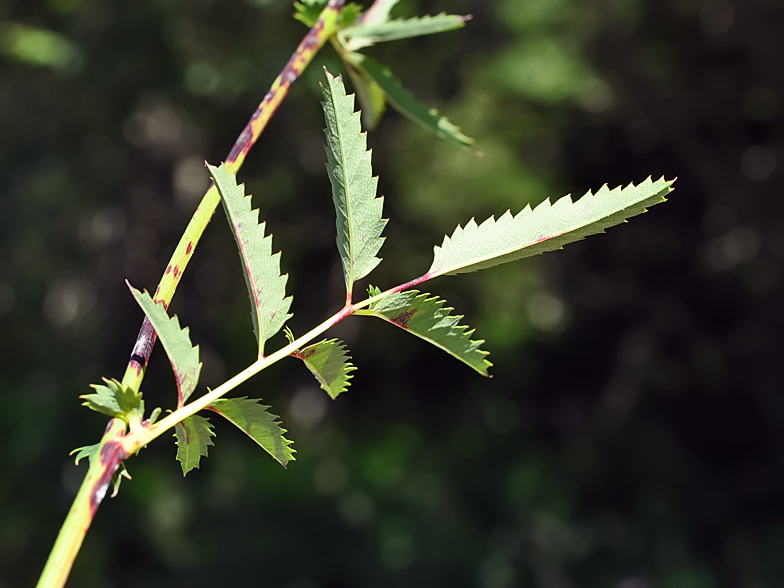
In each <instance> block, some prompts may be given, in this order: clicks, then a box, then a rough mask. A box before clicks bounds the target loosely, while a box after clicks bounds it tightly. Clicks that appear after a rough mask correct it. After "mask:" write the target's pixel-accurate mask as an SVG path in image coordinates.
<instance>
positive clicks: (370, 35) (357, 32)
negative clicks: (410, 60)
mask: <svg viewBox="0 0 784 588" xmlns="http://www.w3.org/2000/svg"><path fill="white" fill-rule="evenodd" d="M470 18H471V17H470V16H460V15H456V14H446V13H443V12H442V13H441V14H437V15H435V16H429V15H428V16H422V17H415V18H407V19H402V18H401V19H397V20H384V21H382V22H367V21H365V20H364V19H363V20H360V21H359V22H358V23H357V24H355V25H354V26H352V27H348V28H345V29H343V30H342V31H341V32H340V35H341V36H342V37H343V38H344V39H347V41H348V42H347V43H346V48H347V49H348V50H349V51H356V50H357V49H361V48H363V47H369V46H371V45H375V44H376V43H383V42H385V41H396V40H398V39H407V38H409V37H419V36H422V35H432V34H434V33H442V32H444V31H452V30H454V29H459V28H461V27H463V26H465V23H466V21H467V20H469V19H470Z"/></svg>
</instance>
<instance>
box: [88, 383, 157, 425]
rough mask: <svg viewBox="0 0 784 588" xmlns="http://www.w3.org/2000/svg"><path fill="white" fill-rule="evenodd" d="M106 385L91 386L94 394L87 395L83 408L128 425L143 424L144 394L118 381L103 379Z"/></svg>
mask: <svg viewBox="0 0 784 588" xmlns="http://www.w3.org/2000/svg"><path fill="white" fill-rule="evenodd" d="M103 382H104V385H101V384H91V385H90V387H91V388H92V389H93V390H95V392H94V393H93V394H85V395H83V396H80V397H79V398H81V399H83V400H84V402H83V403H82V405H83V406H86V407H87V408H89V409H90V410H94V411H96V412H100V413H102V414H105V415H109V416H111V417H118V418H121V419H123V420H124V421H125V422H126V423H131V422H141V420H142V418H143V417H144V400H142V393H141V392H136V391H135V390H134V389H133V388H130V387H126V386H124V385H123V384H122V383H121V382H118V381H117V380H114V379H112V380H107V379H106V378H103Z"/></svg>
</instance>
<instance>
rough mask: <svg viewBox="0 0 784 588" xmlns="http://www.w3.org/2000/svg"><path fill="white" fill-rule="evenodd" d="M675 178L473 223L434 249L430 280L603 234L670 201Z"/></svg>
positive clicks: (470, 270)
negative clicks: (667, 199)
mask: <svg viewBox="0 0 784 588" xmlns="http://www.w3.org/2000/svg"><path fill="white" fill-rule="evenodd" d="M674 181H675V180H670V181H666V180H665V179H664V178H662V179H660V180H658V181H656V182H652V181H651V179H650V178H648V179H647V180H645V181H644V182H643V183H642V184H640V185H639V186H634V185H633V184H630V185H629V186H627V187H626V188H624V189H621V188H620V187H619V188H616V189H614V190H610V189H609V188H608V187H607V186H606V185H605V186H603V187H602V188H601V189H600V190H599V191H598V192H597V193H596V194H592V193H591V192H588V193H587V194H586V195H585V196H583V197H582V198H581V199H580V200H578V201H577V202H574V203H573V202H572V199H571V198H570V197H569V196H565V197H564V198H561V199H560V200H558V201H556V202H555V204H550V201H549V200H545V201H544V202H542V203H541V204H540V205H539V206H537V207H536V208H534V209H533V210H532V209H531V207H530V206H526V207H525V208H524V209H523V210H522V211H521V212H520V213H519V214H517V216H514V217H513V216H512V215H511V214H510V212H509V211H507V212H506V213H505V214H504V215H503V216H502V217H501V218H499V219H498V220H497V221H496V220H495V218H493V217H490V218H489V219H487V220H486V221H485V222H483V223H482V224H481V225H477V224H476V222H475V221H474V220H473V219H471V221H470V222H469V223H468V224H467V225H466V226H465V228H462V227H460V226H458V227H457V229H455V232H454V233H453V234H452V236H451V237H448V236H447V237H444V242H443V243H442V244H441V246H440V247H439V246H436V247H435V248H434V254H433V264H432V265H431V267H430V270H428V273H427V275H428V276H430V277H435V276H440V275H444V274H451V275H455V274H460V273H465V272H473V271H476V270H480V269H484V268H488V267H493V266H496V265H499V264H502V263H506V262H508V261H515V260H517V259H522V258H523V257H529V256H531V255H536V254H538V253H544V252H546V251H553V250H554V249H560V248H561V247H563V246H564V245H565V244H566V243H571V242H572V241H577V240H579V239H583V238H585V237H587V236H588V235H594V234H596V233H603V232H604V230H605V229H606V228H608V227H611V226H613V225H617V224H619V223H622V222H625V221H626V219H627V218H630V217H632V216H635V215H638V214H641V213H643V212H645V211H646V210H647V208H648V207H650V206H653V205H654V204H658V203H660V202H664V201H665V196H666V195H667V194H669V193H670V192H671V191H672V188H671V187H670V186H671V185H672V183H673V182H674Z"/></svg>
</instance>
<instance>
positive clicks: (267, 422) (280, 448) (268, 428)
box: [207, 396, 294, 467]
mask: <svg viewBox="0 0 784 588" xmlns="http://www.w3.org/2000/svg"><path fill="white" fill-rule="evenodd" d="M207 408H208V409H209V410H212V411H214V412H217V413H218V414H220V415H222V416H223V417H224V418H226V419H227V420H228V421H229V422H231V423H233V424H234V425H236V426H237V427H238V428H239V429H240V430H241V431H242V432H243V433H245V434H246V435H247V436H248V437H250V438H251V439H253V440H254V441H255V442H256V443H258V444H259V445H260V446H261V447H262V448H263V449H264V450H265V451H267V453H269V454H270V455H271V456H272V457H274V458H275V459H276V460H277V461H278V462H279V463H280V464H281V465H282V466H283V467H286V465H287V464H288V463H289V462H290V461H293V460H294V450H293V449H292V448H291V447H290V446H291V441H289V440H288V439H286V438H285V437H284V436H283V435H284V433H286V429H284V428H283V427H281V423H280V421H279V420H278V418H279V417H277V416H276V415H274V414H272V413H271V412H268V411H267V409H268V408H269V406H265V405H263V404H259V400H258V399H255V398H246V397H244V396H243V397H241V398H219V399H218V400H216V401H215V402H213V403H212V404H210V405H209V406H208V407H207Z"/></svg>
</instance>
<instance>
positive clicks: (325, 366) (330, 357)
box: [292, 339, 357, 400]
mask: <svg viewBox="0 0 784 588" xmlns="http://www.w3.org/2000/svg"><path fill="white" fill-rule="evenodd" d="M292 356H294V357H298V358H299V359H301V360H302V361H303V362H304V363H305V365H306V366H307V368H308V369H309V370H310V371H311V373H312V374H313V375H314V376H316V380H318V383H319V385H320V386H321V387H322V388H323V389H324V391H325V392H326V393H327V394H329V396H330V398H332V399H333V400H334V399H335V398H337V397H338V395H339V394H341V393H342V392H345V391H346V390H347V389H348V386H349V384H350V380H351V378H352V377H353V376H352V374H351V372H353V371H355V370H356V369H357V368H356V367H354V365H352V364H351V362H350V359H351V358H350V357H349V355H348V353H347V352H346V346H345V344H344V343H343V341H339V340H338V339H329V340H326V339H325V340H324V341H319V342H318V343H316V344H315V345H310V346H308V347H305V348H304V349H301V350H299V351H295V352H294V353H292Z"/></svg>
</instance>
